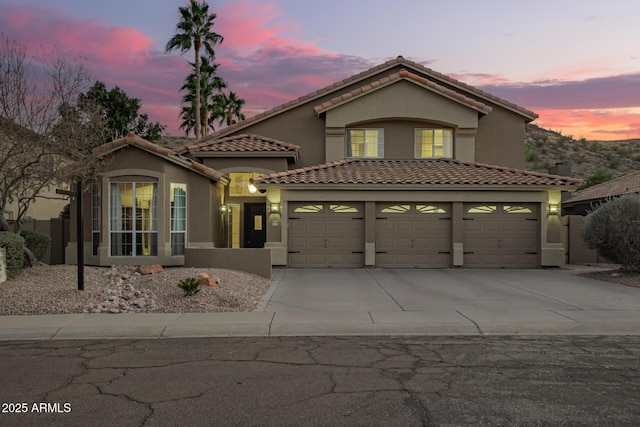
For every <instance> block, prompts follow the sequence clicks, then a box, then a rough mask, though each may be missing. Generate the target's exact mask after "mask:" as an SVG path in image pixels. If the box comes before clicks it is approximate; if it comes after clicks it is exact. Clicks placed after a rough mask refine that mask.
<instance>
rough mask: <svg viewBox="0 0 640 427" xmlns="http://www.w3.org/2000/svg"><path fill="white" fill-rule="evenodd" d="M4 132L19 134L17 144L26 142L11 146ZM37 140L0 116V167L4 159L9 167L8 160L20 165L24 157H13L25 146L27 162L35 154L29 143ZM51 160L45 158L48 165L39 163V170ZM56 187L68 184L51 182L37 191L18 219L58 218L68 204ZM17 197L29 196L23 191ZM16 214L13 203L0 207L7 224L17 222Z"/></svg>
mask: <svg viewBox="0 0 640 427" xmlns="http://www.w3.org/2000/svg"><path fill="white" fill-rule="evenodd" d="M5 133H6V134H7V135H9V134H10V135H13V136H15V135H21V138H24V139H22V140H18V141H26V142H27V143H26V144H25V143H22V142H20V143H17V146H13V143H10V142H9V141H8V140H7V139H5V137H4V136H3V134H5ZM38 138H39V137H38V135H37V134H35V133H34V132H32V131H30V130H28V129H27V128H25V127H23V126H20V125H17V124H16V123H14V122H12V121H10V120H8V119H5V118H2V117H0V144H2V146H0V158H2V162H0V164H2V165H3V166H4V167H6V165H4V161H5V160H7V159H9V162H10V164H11V160H13V161H15V159H20V161H21V162H26V161H27V160H26V159H25V157H24V156H22V155H20V154H17V153H20V152H21V151H18V150H23V149H25V147H26V148H27V149H28V155H29V158H30V159H31V158H32V156H33V154H34V153H35V151H34V147H35V145H34V144H35V142H34V144H32V143H31V142H32V139H33V141H37V139H38ZM5 156H6V157H5ZM14 156H15V157H14ZM54 161H55V160H53V159H51V158H49V162H45V161H42V160H41V161H40V162H39V164H40V165H42V167H43V168H46V167H48V166H51V164H52V163H51V162H54ZM16 163H17V162H16ZM17 164H20V163H17ZM45 175H46V174H45ZM57 188H62V189H66V188H68V185H67V184H66V183H56V182H51V183H50V184H49V185H47V186H45V187H44V188H43V189H42V190H41V191H39V192H38V194H37V195H36V197H35V199H33V200H31V201H30V203H29V207H28V209H27V211H26V213H25V214H24V215H23V216H22V220H23V221H24V220H26V219H28V218H31V219H35V220H49V219H51V218H57V217H58V216H60V213H61V212H62V211H63V209H64V207H65V205H67V204H69V201H68V200H66V199H65V197H64V196H61V195H59V194H57V193H56V189H57ZM2 191H3V188H0V192H2ZM21 195H22V196H27V195H30V193H29V192H28V191H25V192H24V194H21ZM19 211H20V206H19V203H18V201H17V200H14V201H11V202H8V203H7V205H6V206H5V208H4V212H3V216H4V218H5V219H6V220H8V221H9V222H11V221H15V220H17V219H18V216H19Z"/></svg>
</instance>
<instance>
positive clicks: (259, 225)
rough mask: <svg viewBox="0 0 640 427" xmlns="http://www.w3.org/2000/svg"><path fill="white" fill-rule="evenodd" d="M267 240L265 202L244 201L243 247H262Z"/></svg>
mask: <svg viewBox="0 0 640 427" xmlns="http://www.w3.org/2000/svg"><path fill="white" fill-rule="evenodd" d="M266 240H267V204H266V203H245V205H244V247H245V248H263V247H264V242H265V241H266Z"/></svg>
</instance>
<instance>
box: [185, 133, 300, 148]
mask: <svg viewBox="0 0 640 427" xmlns="http://www.w3.org/2000/svg"><path fill="white" fill-rule="evenodd" d="M242 139H248V140H252V141H262V142H265V143H267V144H274V145H276V146H279V147H283V148H288V149H290V150H292V151H298V150H299V149H300V146H299V145H296V144H291V143H289V142H286V141H282V140H279V139H275V138H270V137H267V136H263V135H259V134H256V133H252V132H246V133H240V134H235V135H229V136H223V137H221V138H207V139H206V140H200V141H199V142H195V143H193V144H186V145H184V146H181V147H177V148H176V149H175V152H177V153H181V152H184V151H197V150H199V149H201V148H205V147H211V146H214V145H221V144H224V143H225V142H233V141H236V140H242Z"/></svg>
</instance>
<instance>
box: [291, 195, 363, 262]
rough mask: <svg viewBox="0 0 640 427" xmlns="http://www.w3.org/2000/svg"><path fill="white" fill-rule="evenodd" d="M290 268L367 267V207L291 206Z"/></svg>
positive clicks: (347, 204)
mask: <svg viewBox="0 0 640 427" xmlns="http://www.w3.org/2000/svg"><path fill="white" fill-rule="evenodd" d="M288 212H289V233H288V234H289V246H288V266H289V267H336V268H359V267H364V203H357V202H334V203H331V202H330V203H326V202H289V205H288Z"/></svg>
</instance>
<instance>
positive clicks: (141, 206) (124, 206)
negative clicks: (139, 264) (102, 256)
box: [109, 182, 158, 256]
mask: <svg viewBox="0 0 640 427" xmlns="http://www.w3.org/2000/svg"><path fill="white" fill-rule="evenodd" d="M109 190H110V206H109V225H110V230H109V231H110V237H111V256H157V255H158V184H157V183H156V182H111V183H110V185H109Z"/></svg>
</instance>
